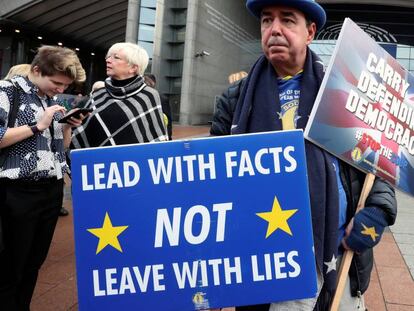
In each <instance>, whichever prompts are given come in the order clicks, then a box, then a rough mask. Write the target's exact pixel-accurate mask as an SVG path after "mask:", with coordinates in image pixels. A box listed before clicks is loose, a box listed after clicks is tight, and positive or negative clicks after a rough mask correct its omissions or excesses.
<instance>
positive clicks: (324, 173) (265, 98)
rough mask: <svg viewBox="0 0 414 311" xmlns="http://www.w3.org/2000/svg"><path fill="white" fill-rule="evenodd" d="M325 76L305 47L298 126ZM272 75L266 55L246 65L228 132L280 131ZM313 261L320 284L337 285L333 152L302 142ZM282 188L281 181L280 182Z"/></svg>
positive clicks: (336, 198) (277, 105)
mask: <svg viewBox="0 0 414 311" xmlns="http://www.w3.org/2000/svg"><path fill="white" fill-rule="evenodd" d="M323 75H324V69H323V64H322V62H321V61H320V59H319V58H318V56H317V55H316V54H314V53H313V52H312V51H311V50H310V49H308V50H307V57H306V62H305V66H304V69H303V77H302V84H301V92H300V101H299V108H298V117H299V119H298V121H297V128H300V129H304V128H305V126H306V124H307V122H308V119H309V114H310V112H311V110H312V107H313V104H314V101H315V98H316V95H317V93H318V90H319V87H320V84H321V82H322V79H323ZM278 112H280V103H279V89H278V83H277V75H276V72H275V70H274V68H273V66H272V65H271V64H270V63H269V62H268V60H267V59H266V57H265V56H261V57H260V58H259V59H258V60H257V62H256V63H255V64H254V66H253V68H252V69H251V71H250V73H249V76H248V77H247V79H246V82H245V84H244V86H243V89H242V90H241V93H240V97H239V99H238V102H237V105H236V110H235V112H234V117H233V124H232V130H231V133H232V134H242V133H253V132H266V131H275V130H282V122H281V120H280V119H279V118H278V117H277V116H278ZM305 148H306V158H307V167H308V179H309V192H310V202H311V210H312V227H313V238H314V244H315V257H316V264H317V266H318V267H319V270H320V271H323V277H324V283H325V287H326V288H327V289H328V290H329V291H333V290H334V289H335V287H336V270H332V269H328V268H329V267H331V268H332V265H330V266H329V265H328V264H330V263H332V260H333V259H335V258H336V257H337V231H338V205H339V202H338V200H339V199H338V186H337V181H336V175H335V171H334V167H333V164H332V158H331V157H332V156H331V155H330V154H329V153H327V152H326V151H324V150H322V149H321V148H319V147H317V146H315V145H314V144H312V143H310V142H307V141H306V143H305ZM279 186H282V185H279Z"/></svg>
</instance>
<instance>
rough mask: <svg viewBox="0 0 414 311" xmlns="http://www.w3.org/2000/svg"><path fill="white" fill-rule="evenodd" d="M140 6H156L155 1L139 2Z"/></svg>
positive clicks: (144, 0) (142, 0) (145, 0)
mask: <svg viewBox="0 0 414 311" xmlns="http://www.w3.org/2000/svg"><path fill="white" fill-rule="evenodd" d="M141 6H146V7H149V8H155V7H156V6H157V0H141Z"/></svg>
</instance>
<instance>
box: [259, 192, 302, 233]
mask: <svg viewBox="0 0 414 311" xmlns="http://www.w3.org/2000/svg"><path fill="white" fill-rule="evenodd" d="M297 211H298V210H297V209H291V210H282V208H281V207H280V204H279V201H278V199H277V197H276V196H275V199H274V201H273V207H272V211H271V212H263V213H256V215H257V216H259V217H260V218H262V219H264V220H266V221H267V222H268V225H267V232H266V239H267V238H268V237H269V236H270V235H271V234H272V233H273V232H275V231H276V230H277V229H280V230H283V231H285V232H286V233H287V234H289V235H292V231H291V230H290V227H289V224H288V222H287V220H288V219H289V218H290V217H292V216H293V214H295V213H296V212H297Z"/></svg>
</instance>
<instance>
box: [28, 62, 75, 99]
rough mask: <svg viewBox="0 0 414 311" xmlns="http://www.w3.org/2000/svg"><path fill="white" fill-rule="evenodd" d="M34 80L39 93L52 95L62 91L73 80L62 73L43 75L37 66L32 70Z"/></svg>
mask: <svg viewBox="0 0 414 311" xmlns="http://www.w3.org/2000/svg"><path fill="white" fill-rule="evenodd" d="M33 76H34V81H32V82H33V83H34V84H35V85H36V86H37V87H38V88H39V93H38V94H39V95H40V96H44V95H47V96H49V97H53V96H55V95H56V94H61V93H63V92H64V91H65V90H66V89H67V88H68V86H69V85H71V84H72V82H73V80H72V79H71V78H69V77H67V76H65V75H62V74H55V75H53V76H43V75H42V74H41V73H40V71H39V69H38V68H36V67H35V68H34V70H33Z"/></svg>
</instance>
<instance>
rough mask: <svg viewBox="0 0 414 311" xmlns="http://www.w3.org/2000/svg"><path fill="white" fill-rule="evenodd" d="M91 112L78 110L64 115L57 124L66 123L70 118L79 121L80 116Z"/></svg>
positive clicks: (82, 109) (90, 109)
mask: <svg viewBox="0 0 414 311" xmlns="http://www.w3.org/2000/svg"><path fill="white" fill-rule="evenodd" d="M92 111H93V109H92V108H79V109H78V110H75V111H72V112H69V113H68V114H66V115H65V116H64V117H63V118H62V119H60V120H59V123H68V120H70V118H72V117H74V118H75V119H79V117H80V115H81V114H83V115H87V114H88V113H90V112H92Z"/></svg>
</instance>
